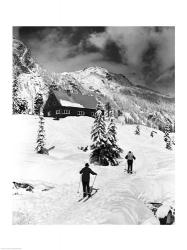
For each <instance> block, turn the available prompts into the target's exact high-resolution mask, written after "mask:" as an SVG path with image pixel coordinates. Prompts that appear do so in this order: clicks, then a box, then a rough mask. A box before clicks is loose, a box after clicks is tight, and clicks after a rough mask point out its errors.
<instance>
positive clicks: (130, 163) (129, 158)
mask: <svg viewBox="0 0 187 250" xmlns="http://www.w3.org/2000/svg"><path fill="white" fill-rule="evenodd" d="M125 159H127V164H128V170H127V173H128V174H132V165H133V160H136V157H135V156H134V155H133V153H132V152H131V151H129V152H128V154H127V155H126V156H125Z"/></svg>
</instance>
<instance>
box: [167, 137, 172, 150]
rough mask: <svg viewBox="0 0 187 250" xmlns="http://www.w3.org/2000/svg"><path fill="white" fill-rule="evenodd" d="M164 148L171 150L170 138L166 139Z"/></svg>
mask: <svg viewBox="0 0 187 250" xmlns="http://www.w3.org/2000/svg"><path fill="white" fill-rule="evenodd" d="M166 148H167V149H169V150H172V141H171V138H170V137H168V139H167V142H166Z"/></svg>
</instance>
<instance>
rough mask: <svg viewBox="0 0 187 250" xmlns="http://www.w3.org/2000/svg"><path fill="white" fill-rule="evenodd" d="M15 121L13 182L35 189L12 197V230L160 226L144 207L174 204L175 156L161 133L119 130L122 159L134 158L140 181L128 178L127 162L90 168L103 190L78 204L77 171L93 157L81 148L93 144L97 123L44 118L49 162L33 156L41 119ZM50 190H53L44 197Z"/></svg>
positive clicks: (23, 117)
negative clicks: (56, 226)
mask: <svg viewBox="0 0 187 250" xmlns="http://www.w3.org/2000/svg"><path fill="white" fill-rule="evenodd" d="M12 120H13V123H14V125H15V129H16V133H15V134H14V140H13V147H14V154H15V166H14V171H13V175H12V181H17V182H19V181H20V182H21V181H22V182H26V183H30V184H32V185H33V186H34V187H35V189H34V192H33V193H30V192H26V191H25V192H22V193H20V191H19V190H17V192H18V195H13V224H159V222H158V220H157V219H156V218H155V217H154V216H153V213H152V212H151V210H150V209H148V208H147V206H146V204H145V203H147V202H161V203H167V204H169V205H173V204H174V151H169V150H167V149H165V143H164V141H163V136H164V134H163V133H162V132H161V131H157V134H156V135H155V136H154V137H153V138H152V137H151V136H150V132H151V130H152V129H151V128H147V127H145V126H140V135H135V134H134V131H135V128H136V126H135V125H124V126H123V125H120V124H117V138H118V144H119V146H120V147H121V148H122V149H123V150H124V153H123V156H124V155H125V154H126V153H127V152H128V151H129V150H131V151H133V153H134V155H135V156H136V161H135V162H134V170H135V171H136V175H132V176H129V175H127V174H125V173H124V168H126V161H125V160H124V159H123V158H122V159H121V163H120V166H117V167H111V166H109V167H102V166H95V165H91V168H92V169H93V170H94V171H95V172H97V173H98V176H97V178H96V182H95V185H94V186H95V187H96V188H99V190H98V192H97V193H96V194H95V195H94V196H93V197H92V198H91V199H89V200H88V201H87V202H85V203H84V202H80V203H79V202H77V201H78V199H79V198H80V197H81V195H82V187H81V186H80V190H79V191H80V192H79V194H78V193H77V191H78V187H79V181H80V175H79V171H80V170H81V168H82V167H84V164H85V161H87V160H88V159H89V153H90V152H89V151H87V152H83V151H81V150H79V149H78V147H80V146H87V145H90V144H91V139H90V132H91V126H92V125H93V121H94V120H93V118H89V117H67V118H65V119H60V120H59V121H55V120H53V119H51V118H46V119H45V130H46V148H49V147H51V146H55V149H53V150H51V151H50V152H49V153H50V154H49V156H48V155H39V154H36V152H34V148H35V146H36V137H37V130H38V120H39V119H38V117H36V116H29V115H15V116H13V117H12ZM93 178H94V176H93V177H91V182H90V184H92V182H93ZM46 186H49V187H52V188H51V189H49V190H48V191H42V189H43V187H46Z"/></svg>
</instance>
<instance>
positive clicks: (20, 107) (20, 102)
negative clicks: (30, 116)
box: [12, 72, 28, 114]
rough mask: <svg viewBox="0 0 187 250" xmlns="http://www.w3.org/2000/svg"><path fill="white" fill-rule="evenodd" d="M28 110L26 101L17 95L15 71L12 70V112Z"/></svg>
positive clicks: (22, 112) (20, 112)
mask: <svg viewBox="0 0 187 250" xmlns="http://www.w3.org/2000/svg"><path fill="white" fill-rule="evenodd" d="M27 112H28V102H27V101H26V100H25V99H21V98H20V97H19V95H18V81H17V76H16V73H15V72H13V88H12V113H13V114H25V113H27Z"/></svg>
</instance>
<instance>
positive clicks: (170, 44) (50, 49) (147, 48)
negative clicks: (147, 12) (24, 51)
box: [14, 27, 175, 85]
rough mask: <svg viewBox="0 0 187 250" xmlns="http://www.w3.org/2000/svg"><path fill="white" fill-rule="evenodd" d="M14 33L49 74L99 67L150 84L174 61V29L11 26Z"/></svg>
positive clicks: (172, 64) (171, 65)
mask: <svg viewBox="0 0 187 250" xmlns="http://www.w3.org/2000/svg"><path fill="white" fill-rule="evenodd" d="M14 34H15V36H17V38H19V39H20V40H22V41H23V42H25V43H26V44H27V45H28V46H29V47H30V48H31V50H32V54H33V55H34V57H35V58H36V59H37V61H38V62H39V63H40V64H41V65H42V66H44V67H45V68H47V69H48V70H49V71H56V72H64V71H74V70H79V69H82V68H84V67H87V66H93V65H98V66H101V67H105V68H107V69H109V70H110V71H113V72H114V73H115V72H116V73H122V74H127V75H128V76H129V77H130V76H131V74H132V75H137V77H136V79H137V81H141V83H143V84H146V85H151V83H152V82H154V81H155V80H156V79H157V78H158V77H159V76H160V75H161V74H162V73H163V72H165V71H166V70H167V69H169V68H171V67H173V66H174V62H175V50H174V46H175V44H174V39H175V38H174V37H175V31H174V27H14ZM138 83H139V82H138Z"/></svg>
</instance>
